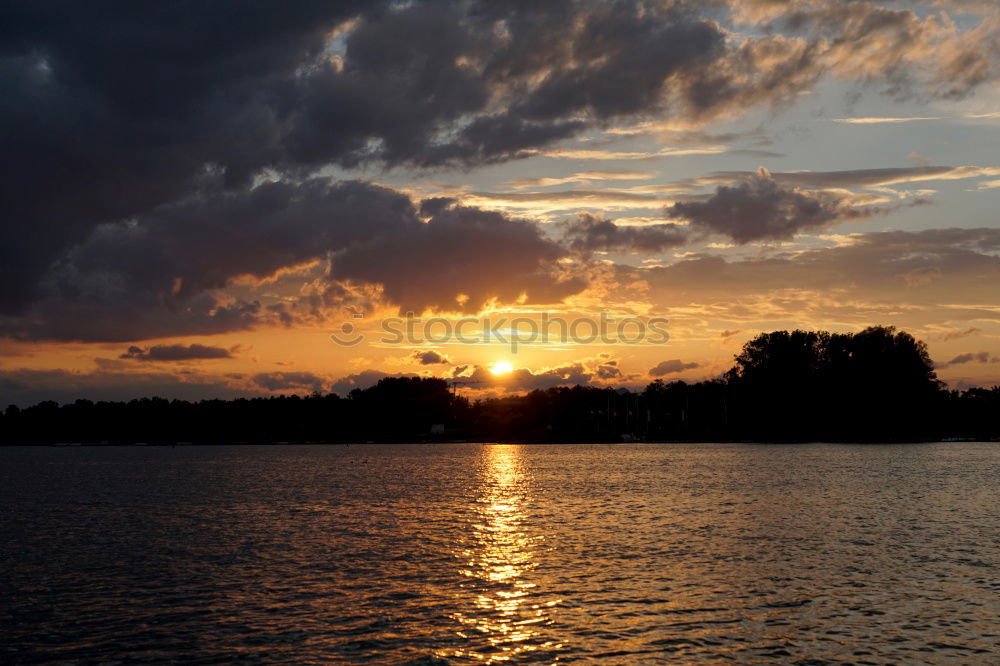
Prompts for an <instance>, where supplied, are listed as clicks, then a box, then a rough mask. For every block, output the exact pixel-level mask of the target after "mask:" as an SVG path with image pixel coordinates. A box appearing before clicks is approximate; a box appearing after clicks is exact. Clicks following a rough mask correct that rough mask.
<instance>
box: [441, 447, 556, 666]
mask: <svg viewBox="0 0 1000 666" xmlns="http://www.w3.org/2000/svg"><path fill="white" fill-rule="evenodd" d="M530 489H531V488H530V478H529V474H528V472H527V470H526V469H525V463H524V460H523V459H522V455H521V448H520V447H519V446H516V445H492V446H487V447H484V453H483V459H482V463H481V466H480V478H479V486H478V490H479V494H478V497H477V498H476V501H475V505H474V511H475V518H474V520H473V524H472V525H471V529H472V539H471V541H470V542H469V544H468V547H466V548H463V549H462V550H461V551H460V552H459V554H458V555H459V557H460V558H461V561H462V563H463V567H462V570H461V572H462V574H463V575H464V576H465V577H466V582H465V583H464V584H463V585H462V587H463V589H464V591H465V592H467V595H466V597H465V599H463V600H462V602H463V603H462V608H463V610H462V611H460V612H456V613H454V614H453V615H452V617H453V618H454V619H455V620H457V621H459V622H460V623H461V624H462V625H463V627H462V630H461V631H459V632H458V633H459V636H461V637H462V638H464V639H467V640H468V644H469V648H468V649H465V650H459V651H456V652H453V653H452V655H453V656H456V657H457V656H465V657H471V658H474V659H477V660H480V661H482V662H483V663H487V664H490V663H496V662H504V661H510V660H519V659H520V658H523V657H524V656H525V655H526V654H527V653H530V652H536V651H539V650H545V651H550V650H556V649H558V648H559V647H561V646H560V645H557V644H555V643H553V642H551V641H546V640H544V639H543V638H542V636H541V634H540V632H539V631H538V630H537V627H539V626H541V625H544V624H547V623H549V622H550V621H551V620H550V618H549V616H548V612H547V611H548V609H549V608H550V607H551V606H554V605H556V604H557V603H559V602H558V600H555V599H551V598H550V599H545V598H543V597H542V596H541V595H539V594H538V590H537V589H536V588H537V584H536V583H534V582H532V580H531V575H530V574H531V572H532V571H533V570H534V569H535V568H536V567H537V566H538V562H537V559H536V556H535V552H536V551H537V550H538V549H539V548H540V547H541V544H542V541H543V539H544V537H542V536H540V535H532V534H531V533H530V531H529V530H528V529H527V525H526V521H527V520H528V518H527V514H526V510H525V509H526V506H527V504H528V502H529V501H530Z"/></svg>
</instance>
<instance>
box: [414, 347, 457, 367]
mask: <svg viewBox="0 0 1000 666" xmlns="http://www.w3.org/2000/svg"><path fill="white" fill-rule="evenodd" d="M410 358H412V359H413V360H415V361H417V362H418V363H419V364H420V365H437V364H439V363H451V360H450V359H449V358H448V357H447V356H444V355H442V354H439V353H437V352H436V351H434V350H433V349H427V350H425V351H421V350H419V349H418V350H416V351H414V352H413V353H412V354H411V355H410Z"/></svg>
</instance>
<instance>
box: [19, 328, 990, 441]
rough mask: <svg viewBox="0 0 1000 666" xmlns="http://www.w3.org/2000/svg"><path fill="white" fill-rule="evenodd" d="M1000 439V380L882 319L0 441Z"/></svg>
mask: <svg viewBox="0 0 1000 666" xmlns="http://www.w3.org/2000/svg"><path fill="white" fill-rule="evenodd" d="M998 436H1000V387H993V388H991V389H979V388H973V389H968V390H966V391H963V392H958V391H950V390H947V389H946V388H945V386H944V384H943V383H942V382H940V381H938V380H937V377H936V375H935V373H934V366H933V363H932V362H931V360H930V357H929V356H928V353H927V347H926V345H925V344H924V343H923V342H920V341H918V340H916V339H914V338H913V336H911V335H909V334H908V333H905V332H898V331H896V330H895V328H893V327H881V326H876V327H871V328H867V329H865V330H863V331H861V332H859V333H828V332H825V331H801V330H796V331H792V332H788V331H775V332H771V333H763V334H761V335H758V336H757V337H756V338H754V339H752V340H750V341H749V342H747V343H746V344H745V345H744V346H743V349H742V351H741V352H740V353H739V354H738V355H737V356H736V358H735V363H734V365H733V367H732V369H730V370H729V371H728V372H727V373H725V375H723V376H722V377H720V378H718V379H714V380H710V381H703V382H698V383H687V382H683V381H674V382H665V381H663V380H659V379H658V380H656V381H654V382H652V383H651V384H649V385H648V386H646V388H645V389H644V390H642V391H638V392H633V391H629V390H626V389H624V388H619V389H611V388H595V387H584V386H573V387H560V388H552V389H547V390H536V391H531V392H529V393H527V394H524V395H512V396H508V397H502V398H488V399H485V400H478V401H475V402H472V401H470V400H468V399H467V398H465V397H464V396H461V395H457V394H456V393H455V392H454V391H453V390H451V389H450V387H449V384H448V382H447V381H446V380H444V379H433V378H422V377H391V378H385V379H382V380H380V381H379V382H378V383H377V384H376V385H375V386H372V387H371V388H367V389H355V390H353V391H351V392H350V394H348V395H347V396H344V397H340V396H337V395H335V394H328V395H320V394H313V395H310V396H305V397H300V396H296V395H289V396H285V395H282V396H276V397H269V398H241V399H236V400H202V401H199V402H189V401H185V400H165V399H162V398H143V399H137V400H131V401H129V402H91V401H89V400H77V401H76V402H73V403H69V404H65V405H62V406H60V405H58V404H56V403H55V402H52V401H46V402H41V403H39V404H37V405H34V406H32V407H28V408H26V409H19V408H17V407H15V406H10V407H8V408H7V410H6V411H5V412H4V413H3V415H2V416H0V442H2V443H6V444H13V443H38V444H48V443H56V442H82V443H107V444H127V443H139V442H145V443H149V444H162V443H177V442H182V443H188V442H190V443H231V442H255V443H273V442H342V443H350V442H368V441H373V442H380V441H440V440H482V441H523V442H596V441H601V442H617V441H925V440H936V439H941V438H948V437H956V438H978V439H989V438H996V437H998Z"/></svg>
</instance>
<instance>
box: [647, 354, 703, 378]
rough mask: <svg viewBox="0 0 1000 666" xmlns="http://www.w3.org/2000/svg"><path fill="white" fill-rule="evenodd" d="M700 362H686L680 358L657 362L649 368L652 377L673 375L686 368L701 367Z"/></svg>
mask: <svg viewBox="0 0 1000 666" xmlns="http://www.w3.org/2000/svg"><path fill="white" fill-rule="evenodd" d="M700 367H701V364H700V363H695V362H693V361H692V362H689V363H685V362H684V361H682V360H680V359H679V358H675V359H672V360H670V361H662V362H660V363H657V364H656V365H655V366H654V367H652V368H650V369H649V376H650V377H663V376H664V375H672V374H674V373H675V372H684V371H685V370H693V369H695V368H700Z"/></svg>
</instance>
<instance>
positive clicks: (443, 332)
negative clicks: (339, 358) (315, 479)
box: [330, 312, 670, 353]
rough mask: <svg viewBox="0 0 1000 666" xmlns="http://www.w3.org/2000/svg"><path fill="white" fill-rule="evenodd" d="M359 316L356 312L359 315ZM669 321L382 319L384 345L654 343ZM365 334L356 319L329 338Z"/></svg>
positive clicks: (354, 339)
mask: <svg viewBox="0 0 1000 666" xmlns="http://www.w3.org/2000/svg"><path fill="white" fill-rule="evenodd" d="M357 318H359V317H358V314H357V313H355V314H354V315H352V319H357ZM668 323H669V320H667V319H664V318H662V317H623V318H620V319H616V318H614V317H612V316H611V315H609V314H608V313H607V312H601V313H600V314H599V315H598V316H596V317H571V318H567V317H562V316H559V315H555V316H553V315H550V313H548V312H540V313H533V314H531V315H529V314H521V315H518V316H515V317H507V316H498V315H497V316H483V317H459V318H457V319H449V318H447V317H428V318H422V317H417V316H414V314H413V313H407V314H406V316H405V317H385V318H383V319H380V320H378V325H377V327H376V329H377V331H376V332H377V333H380V335H379V337H378V338H377V339H376V340H377V342H378V343H379V344H382V345H427V344H431V345H446V344H465V345H476V344H488V345H502V346H505V347H509V348H510V351H511V352H512V353H516V352H517V350H518V348H519V347H524V346H533V345H590V344H597V343H600V344H603V345H646V344H648V345H654V344H665V343H666V342H668V341H669V340H670V333H669V332H668V331H667V328H666V327H667V324H668ZM367 337H368V336H367V335H366V333H364V332H362V331H361V330H360V329H359V327H357V326H355V324H354V322H352V321H345V322H343V323H342V324H341V325H340V326H339V328H338V330H337V331H335V332H332V333H330V340H331V341H332V342H333V343H334V344H337V345H339V346H341V347H354V346H356V345H359V344H361V343H362V342H364V341H365V340H366V339H367Z"/></svg>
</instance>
